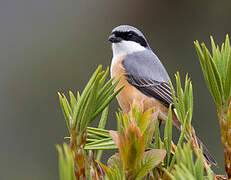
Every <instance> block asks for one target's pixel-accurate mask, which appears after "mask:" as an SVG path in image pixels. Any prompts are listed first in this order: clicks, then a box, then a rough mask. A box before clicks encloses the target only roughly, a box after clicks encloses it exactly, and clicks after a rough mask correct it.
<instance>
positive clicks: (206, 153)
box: [196, 137, 217, 166]
mask: <svg viewBox="0 0 231 180" xmlns="http://www.w3.org/2000/svg"><path fill="white" fill-rule="evenodd" d="M196 138H197V142H198V144H199V145H200V146H202V149H203V154H204V157H205V159H206V160H207V162H208V163H209V164H213V165H215V166H217V161H216V160H215V158H214V157H213V156H212V155H211V154H210V153H209V150H208V149H207V147H206V146H205V145H204V144H203V143H202V142H201V140H200V139H199V138H198V137H196Z"/></svg>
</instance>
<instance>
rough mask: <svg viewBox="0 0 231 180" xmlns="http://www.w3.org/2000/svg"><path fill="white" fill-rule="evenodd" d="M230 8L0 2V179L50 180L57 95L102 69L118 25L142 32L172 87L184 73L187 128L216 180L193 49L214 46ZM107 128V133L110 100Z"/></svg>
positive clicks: (213, 141)
mask: <svg viewBox="0 0 231 180" xmlns="http://www.w3.org/2000/svg"><path fill="white" fill-rule="evenodd" d="M230 8H231V1H216V0H210V1H209V0H204V1H199V0H191V1H183V0H182V1H180V0H179V1H171V0H155V1H151V0H150V1H138V0H136V1H135V0H128V1H123V0H116V1H108V0H101V1H90V0H65V1H64V0H39V1H36V0H1V1H0V114H1V118H0V144H1V145H0V180H11V179H12V180H13V179H18V180H27V179H28V180H29V179H30V180H41V179H49V180H57V179H58V158H57V151H56V147H55V145H56V144H62V143H63V141H64V140H63V137H64V136H66V135H67V129H66V126H65V122H64V118H63V115H62V112H61V108H60V106H59V101H58V96H57V92H58V91H62V92H65V93H66V94H67V93H68V91H69V90H72V91H74V92H76V90H82V88H83V87H84V85H85V83H86V82H87V80H88V79H89V77H90V76H91V74H92V72H93V71H94V70H95V68H96V67H97V65H98V64H103V66H104V67H105V68H106V66H109V65H110V61H111V57H112V52H111V44H110V43H109V42H108V41H107V37H108V35H109V34H110V32H111V30H112V29H113V28H114V27H115V26H118V25H120V24H130V25H134V26H136V27H137V28H139V29H140V30H142V31H143V32H144V34H145V36H146V37H147V39H148V40H149V44H150V46H151V47H152V49H153V50H154V52H155V53H156V54H157V55H158V57H159V58H160V59H161V60H162V62H163V64H164V65H165V67H166V69H167V71H168V72H169V75H170V77H171V79H172V80H174V73H175V72H176V71H179V72H180V74H181V77H184V76H185V74H186V73H187V72H188V73H189V75H190V77H191V79H192V81H193V87H194V102H195V104H194V118H193V125H194V127H195V129H196V131H197V134H198V135H199V137H201V139H202V140H203V142H205V144H207V147H208V148H209V149H210V151H211V153H212V154H213V155H214V156H215V157H216V159H217V161H218V163H219V166H220V167H219V168H217V169H215V171H216V172H219V173H223V172H224V168H223V151H222V147H221V142H220V137H219V135H220V132H219V125H218V120H217V115H216V109H215V105H214V103H213V101H212V99H211V96H210V94H209V91H208V89H207V88H206V85H205V82H204V79H203V76H202V71H201V69H200V64H199V61H198V58H197V55H196V51H195V48H194V45H193V41H194V40H199V41H200V42H202V41H204V42H205V43H206V45H207V46H209V47H210V45H209V41H210V40H209V36H210V35H213V36H214V38H215V41H216V42H218V43H221V42H223V41H224V38H225V35H226V34H227V33H228V34H229V33H230V30H231V23H230V18H231V11H230ZM112 104H113V105H112V106H111V108H110V112H111V113H110V118H109V120H108V122H110V123H108V125H107V128H108V129H115V128H116V123H115V110H116V109H117V108H118V104H117V102H116V101H114V102H113V103H112Z"/></svg>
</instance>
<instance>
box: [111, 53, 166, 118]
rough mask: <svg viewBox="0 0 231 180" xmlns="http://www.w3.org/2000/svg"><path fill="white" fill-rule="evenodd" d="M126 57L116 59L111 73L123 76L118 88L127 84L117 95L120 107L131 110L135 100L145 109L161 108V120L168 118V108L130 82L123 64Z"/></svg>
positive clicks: (113, 75)
mask: <svg viewBox="0 0 231 180" xmlns="http://www.w3.org/2000/svg"><path fill="white" fill-rule="evenodd" d="M125 58H126V56H122V57H120V58H119V59H117V60H116V63H114V64H113V66H112V67H111V68H112V69H111V73H112V77H115V79H117V78H119V77H121V79H120V82H119V84H118V85H117V87H116V89H118V88H119V87H121V86H123V85H124V86H125V87H124V88H123V89H122V91H121V92H120V93H119V94H118V95H117V96H116V98H117V100H118V102H119V105H120V107H121V108H122V110H123V111H124V112H127V113H128V112H129V111H130V109H131V105H132V104H133V102H134V100H135V101H136V104H138V105H139V106H140V107H141V108H142V109H143V111H145V110H147V109H149V108H154V107H155V108H156V109H158V110H159V118H160V119H161V120H166V119H167V114H168V108H167V107H166V106H165V105H163V104H162V103H160V101H159V100H156V99H155V98H152V97H148V96H146V95H145V94H143V93H142V92H140V91H139V90H138V89H137V88H135V87H134V86H132V85H131V84H129V82H128V81H127V77H126V72H125V69H124V67H123V65H122V63H121V62H122V61H123V60H124V59H125Z"/></svg>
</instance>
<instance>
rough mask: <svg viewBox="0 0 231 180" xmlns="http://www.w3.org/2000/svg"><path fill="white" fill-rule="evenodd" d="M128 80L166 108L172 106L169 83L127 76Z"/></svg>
mask: <svg viewBox="0 0 231 180" xmlns="http://www.w3.org/2000/svg"><path fill="white" fill-rule="evenodd" d="M127 80H128V82H129V83H130V84H132V85H133V86H135V87H136V88H137V89H138V90H140V91H141V92H142V93H144V94H145V95H147V96H149V97H154V98H156V99H158V100H159V101H160V102H161V103H162V104H164V105H165V106H167V107H168V106H169V105H170V104H173V99H172V93H171V87H170V85H169V83H167V82H158V81H154V80H151V79H144V78H139V77H134V76H132V75H127Z"/></svg>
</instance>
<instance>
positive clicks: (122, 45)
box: [111, 41, 146, 69]
mask: <svg viewBox="0 0 231 180" xmlns="http://www.w3.org/2000/svg"><path fill="white" fill-rule="evenodd" d="M144 50H146V48H145V47H143V46H141V45H140V44H139V43H137V42H134V41H121V42H119V43H112V52H113V58H112V63H111V69H112V66H113V65H114V64H115V63H116V61H117V60H118V59H119V58H120V57H121V56H126V55H128V54H132V53H134V52H139V51H144Z"/></svg>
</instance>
